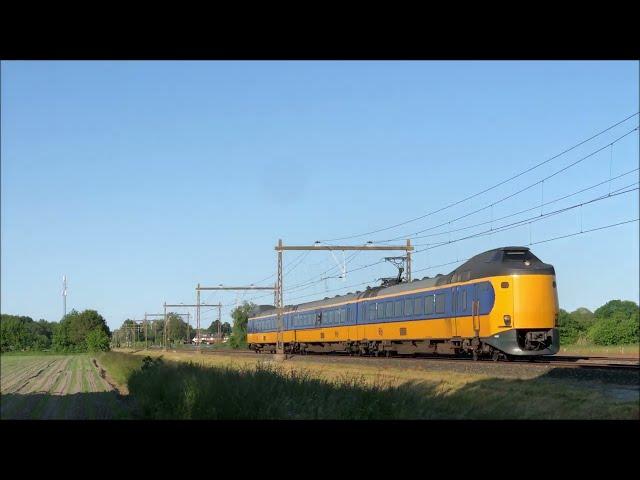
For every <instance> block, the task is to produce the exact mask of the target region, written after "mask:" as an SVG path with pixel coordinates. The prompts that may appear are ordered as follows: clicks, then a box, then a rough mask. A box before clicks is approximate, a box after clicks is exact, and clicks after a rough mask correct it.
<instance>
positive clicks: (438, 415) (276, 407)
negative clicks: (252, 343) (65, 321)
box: [103, 353, 638, 420]
mask: <svg viewBox="0 0 640 480" xmlns="http://www.w3.org/2000/svg"><path fill="white" fill-rule="evenodd" d="M113 355H114V354H113V353H109V354H105V357H109V356H113ZM127 356H129V357H137V358H135V359H134V360H132V359H126V358H125V357H127ZM142 358H143V357H142V356H141V355H127V354H119V356H118V357H117V358H112V359H109V360H107V359H106V358H105V359H104V360H103V362H104V363H103V364H107V363H109V362H111V364H112V365H116V366H117V369H119V371H120V372H121V375H124V377H122V378H125V377H126V379H127V384H128V388H129V393H130V394H131V396H132V397H133V399H134V400H135V403H136V406H137V408H136V412H135V416H136V418H144V419H349V420H368V419H592V418H594V419H595V418H597V419H617V418H622V419H624V418H635V419H637V418H638V405H637V401H635V402H633V401H628V400H626V401H621V400H617V399H615V398H612V397H611V396H608V395H607V394H606V393H605V392H604V391H603V390H602V389H599V388H597V387H596V388H594V386H593V385H591V386H589V387H586V386H585V385H581V384H579V383H578V382H572V381H570V380H566V379H557V378H550V377H538V378H533V379H527V380H520V379H509V378H506V379H505V378H489V377H486V376H481V375H474V376H469V375H460V374H454V373H451V374H450V375H449V374H447V375H445V376H442V375H441V374H438V375H435V374H433V373H427V374H423V373H420V375H421V376H422V377H421V378H418V377H414V378H412V376H411V375H410V372H404V371H398V372H397V375H398V376H394V375H396V373H395V372H393V373H391V372H387V373H390V375H387V374H383V375H379V374H375V375H370V374H369V373H367V374H366V375H365V374H364V372H365V371H364V370H362V372H363V373H361V374H359V373H358V370H354V369H353V368H348V367H347V368H345V366H340V369H339V371H337V372H334V371H330V370H328V369H327V368H326V367H325V366H321V367H319V368H317V367H315V366H313V365H312V364H309V366H308V368H306V367H305V368H298V367H295V366H291V365H289V366H286V367H285V366H281V365H274V364H270V363H263V362H259V361H258V362H253V363H242V364H241V363H233V364H217V365H207V364H204V363H199V364H196V363H192V362H188V363H187V362H185V361H176V362H173V361H166V360H165V361H158V360H156V361H155V362H154V363H150V362H147V363H148V365H147V366H146V367H144V368H143V367H142ZM156 358H157V357H156ZM207 360H208V361H221V360H220V358H219V357H218V358H217V359H207ZM105 368H108V367H105ZM424 375H426V376H424Z"/></svg>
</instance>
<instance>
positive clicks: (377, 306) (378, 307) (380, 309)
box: [376, 303, 384, 318]
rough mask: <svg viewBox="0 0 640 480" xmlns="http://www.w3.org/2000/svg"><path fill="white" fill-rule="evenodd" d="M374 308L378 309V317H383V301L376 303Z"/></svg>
mask: <svg viewBox="0 0 640 480" xmlns="http://www.w3.org/2000/svg"><path fill="white" fill-rule="evenodd" d="M376 310H378V318H384V303H376Z"/></svg>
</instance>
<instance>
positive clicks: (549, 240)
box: [290, 218, 640, 301]
mask: <svg viewBox="0 0 640 480" xmlns="http://www.w3.org/2000/svg"><path fill="white" fill-rule="evenodd" d="M638 221H640V218H635V219H630V220H625V221H622V222H617V223H612V224H609V225H603V226H600V227H596V228H591V229H589V230H584V231H582V232H576V233H571V234H567V235H561V236H558V237H553V238H548V239H546V240H540V241H538V242H533V243H530V244H529V245H537V244H541V243H547V242H552V241H555V240H561V239H563V238H569V237H575V236H577V235H584V234H587V233H591V232H595V231H599V230H605V229H608V228H613V227H617V226H620V225H625V224H629V223H633V222H638ZM470 259H471V257H469V258H464V259H460V260H454V261H451V262H447V263H442V264H439V265H430V266H428V267H424V268H419V269H417V270H414V272H422V271H425V270H431V269H433V268H440V267H444V266H447V265H454V264H456V263H463V262H466V261H467V260H470ZM373 281H374V280H368V281H365V282H361V283H357V284H354V285H348V286H345V287H338V288H335V289H331V290H328V292H336V291H339V290H345V289H348V288H355V287H359V286H363V285H366V284H370V283H372V282H373ZM416 281H417V280H416ZM314 295H315V294H311V295H302V296H300V297H295V298H292V299H290V300H291V301H294V300H300V299H303V298H308V297H311V296H314Z"/></svg>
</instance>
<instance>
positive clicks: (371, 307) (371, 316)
mask: <svg viewBox="0 0 640 480" xmlns="http://www.w3.org/2000/svg"><path fill="white" fill-rule="evenodd" d="M375 318H376V304H375V303H370V304H369V313H368V314H367V320H375Z"/></svg>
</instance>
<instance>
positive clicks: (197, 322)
mask: <svg viewBox="0 0 640 480" xmlns="http://www.w3.org/2000/svg"><path fill="white" fill-rule="evenodd" d="M196 305H197V307H196V308H197V310H196V335H197V337H198V341H197V343H196V351H197V352H198V353H200V284H199V283H198V288H197V289H196Z"/></svg>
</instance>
